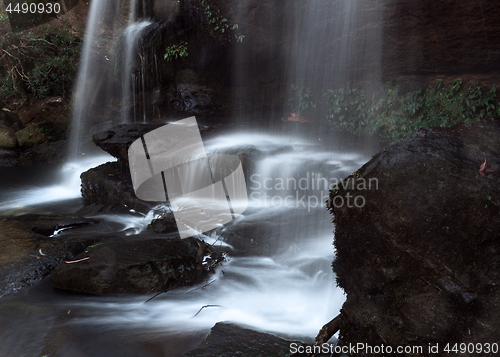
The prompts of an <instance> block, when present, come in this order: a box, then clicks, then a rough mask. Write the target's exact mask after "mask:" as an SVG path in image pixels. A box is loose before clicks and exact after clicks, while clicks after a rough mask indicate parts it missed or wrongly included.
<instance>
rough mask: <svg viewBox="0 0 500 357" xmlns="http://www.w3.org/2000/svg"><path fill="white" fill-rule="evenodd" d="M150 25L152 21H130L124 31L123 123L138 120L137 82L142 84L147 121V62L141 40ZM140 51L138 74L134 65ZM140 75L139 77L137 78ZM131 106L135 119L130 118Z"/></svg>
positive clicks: (122, 74) (143, 115) (144, 113)
mask: <svg viewBox="0 0 500 357" xmlns="http://www.w3.org/2000/svg"><path fill="white" fill-rule="evenodd" d="M149 25H151V22H150V21H139V22H132V23H130V24H129V25H128V26H127V28H126V29H125V31H124V32H123V35H122V38H123V42H124V44H123V46H124V47H125V50H124V51H123V52H124V53H125V58H124V62H125V65H124V66H123V68H122V73H121V81H122V108H121V120H120V122H121V123H130V122H131V121H134V122H135V121H137V119H138V118H137V114H136V112H135V104H136V97H135V93H136V85H137V84H136V83H139V84H140V85H141V89H142V91H143V95H142V98H143V103H142V118H140V119H142V121H143V122H146V108H145V107H146V103H145V95H144V91H145V89H146V87H145V83H144V72H145V63H144V58H143V56H142V55H141V54H140V48H139V42H140V39H141V34H142V32H143V31H144V29H146V28H147V27H148V26H149ZM136 53H139V62H140V65H139V66H138V67H139V68H138V74H137V73H135V72H136V71H135V67H136V66H135V65H134V57H135V54H136ZM137 76H139V79H138V78H137ZM130 107H132V108H133V109H134V115H133V119H134V120H131V119H130Z"/></svg>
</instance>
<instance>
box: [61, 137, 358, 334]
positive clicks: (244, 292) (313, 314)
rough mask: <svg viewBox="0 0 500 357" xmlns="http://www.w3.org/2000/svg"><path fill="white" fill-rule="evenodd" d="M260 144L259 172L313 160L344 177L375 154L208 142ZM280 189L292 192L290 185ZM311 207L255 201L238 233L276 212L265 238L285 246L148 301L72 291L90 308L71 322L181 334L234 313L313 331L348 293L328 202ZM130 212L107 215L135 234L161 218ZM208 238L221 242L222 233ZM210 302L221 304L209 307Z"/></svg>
mask: <svg viewBox="0 0 500 357" xmlns="http://www.w3.org/2000/svg"><path fill="white" fill-rule="evenodd" d="M252 145H255V146H256V147H258V148H259V149H262V150H263V151H268V152H270V154H268V156H266V157H264V158H263V160H261V161H260V162H259V163H258V165H257V168H258V169H257V171H256V172H255V173H256V174H259V175H261V177H266V178H267V177H269V178H274V179H275V178H276V177H277V176H279V177H284V176H285V175H288V176H290V177H294V176H293V175H297V174H299V175H300V174H301V173H303V172H304V171H303V168H304V162H305V160H307V161H309V163H308V166H309V167H310V168H311V169H315V170H316V171H322V172H323V174H325V175H328V174H329V175H331V176H332V177H339V176H338V175H339V173H342V172H345V171H346V170H347V171H349V170H352V169H353V168H357V167H359V166H361V165H362V164H363V163H364V162H365V161H366V160H367V156H366V155H363V154H355V153H342V152H332V151H329V150H328V149H326V148H324V147H323V148H322V147H321V146H320V144H319V143H315V142H310V141H306V140H302V139H299V138H297V137H287V136H273V135H264V134H248V133H247V134H234V135H225V136H221V137H218V138H215V139H214V140H211V141H208V142H206V149H207V152H209V153H210V152H216V151H220V150H223V151H224V150H234V149H236V148H238V147H248V146H252ZM284 145H288V150H290V152H288V153H281V154H274V155H273V154H272V152H275V151H276V149H277V148H280V147H283V146H284ZM294 154H295V155H294ZM329 162H333V163H335V165H329ZM277 163H279V164H277ZM273 175H274V176H273ZM247 186H250V185H249V184H248V183H247ZM309 191H310V190H309ZM249 192H250V191H249ZM274 193H276V194H289V191H286V192H283V193H277V192H276V191H274ZM309 193H311V192H309ZM308 211H309V210H307V209H303V208H302V209H300V208H299V209H296V208H288V207H286V206H284V205H281V206H279V207H276V206H273V205H271V206H268V207H264V205H262V207H261V208H259V209H257V210H255V209H251V208H250V209H248V210H247V211H246V212H245V213H244V214H243V215H242V216H241V217H239V218H238V219H237V220H236V221H235V222H234V226H233V227H231V228H230V229H232V230H233V231H234V232H236V233H237V232H239V227H240V226H243V227H244V226H245V224H247V223H251V222H263V223H264V222H266V220H269V219H270V218H271V221H273V222H275V223H276V222H277V223H278V224H277V227H276V228H275V229H273V230H272V231H269V232H268V234H269V236H268V237H265V240H269V241H275V242H277V244H278V245H279V246H282V247H281V249H278V250H276V251H275V252H274V253H272V254H270V255H269V256H252V255H251V256H245V257H231V256H229V257H228V262H225V263H223V264H222V266H221V267H220V269H219V270H218V271H217V273H216V274H215V275H212V276H209V278H208V279H207V283H209V285H207V286H203V284H202V285H200V286H197V287H188V288H183V289H178V290H174V291H169V292H168V293H166V294H162V295H160V296H158V297H156V298H154V299H153V300H151V301H149V302H147V303H145V301H146V300H147V298H148V297H121V298H110V297H102V298H100V297H86V298H85V299H82V298H75V299H69V300H67V301H65V302H64V306H65V307H66V308H68V309H71V310H72V311H75V312H76V313H77V312H78V311H85V313H84V314H83V315H84V316H82V317H79V318H78V319H77V320H76V321H72V322H70V324H76V325H78V326H81V327H83V326H86V327H89V326H92V329H97V330H106V331H107V330H120V331H123V330H125V331H127V332H126V333H128V334H131V335H132V336H133V335H135V334H137V332H136V331H137V330H141V328H148V329H153V331H162V332H168V333H172V334H176V333H188V332H190V331H196V330H203V331H207V330H208V329H210V328H211V327H212V326H213V325H214V324H215V323H216V322H219V321H230V322H235V323H240V324H243V325H248V326H251V327H253V328H255V329H259V330H262V331H270V332H274V333H278V334H281V335H293V336H301V337H304V338H313V337H315V336H316V334H317V333H318V331H319V329H320V328H321V327H322V326H323V325H324V324H325V323H327V322H328V321H330V320H331V319H332V318H333V317H335V316H336V315H337V314H338V313H339V310H340V307H341V306H342V304H343V302H344V296H343V293H342V291H341V290H340V289H339V288H337V287H336V285H335V275H334V274H333V272H332V270H331V262H332V260H333V258H334V250H333V246H332V242H333V235H332V230H333V227H332V225H331V218H330V216H329V214H328V213H327V211H326V209H325V208H324V207H319V206H318V207H312V208H310V212H309V213H308ZM289 216H292V217H293V221H294V224H293V225H292V226H290V225H289V224H288V223H287V222H288V221H287V218H288V217H289ZM126 217H127V216H124V215H106V216H102V217H101V218H106V219H107V220H112V221H119V222H122V223H123V224H124V229H127V230H128V232H130V233H131V234H133V233H136V232H138V231H140V230H142V229H144V228H145V227H146V224H147V223H148V222H149V221H150V219H151V218H153V216H152V213H150V214H149V215H148V217H147V218H146V219H141V218H134V219H135V220H132V219H130V220H127V218H126ZM300 226H302V228H300ZM225 230H226V227H224V228H222V229H221V230H220V233H223V232H224V231H225ZM304 232H307V233H308V235H305V234H304ZM303 234H304V235H303ZM222 235H224V234H222ZM203 238H204V239H205V240H207V241H208V242H209V243H214V242H216V241H217V239H218V238H219V236H218V234H214V235H212V236H210V237H208V236H204V237H203ZM216 244H217V243H216ZM206 305H216V306H210V307H206V308H203V309H202V307H203V306H206ZM200 309H202V310H201V311H200ZM198 312H199V313H198ZM197 313H198V314H197ZM195 315H196V316H195ZM77 316H78V313H77Z"/></svg>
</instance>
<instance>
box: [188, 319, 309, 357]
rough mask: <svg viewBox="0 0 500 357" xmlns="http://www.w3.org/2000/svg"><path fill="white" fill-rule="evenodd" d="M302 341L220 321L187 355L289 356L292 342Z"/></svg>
mask: <svg viewBox="0 0 500 357" xmlns="http://www.w3.org/2000/svg"><path fill="white" fill-rule="evenodd" d="M291 343H296V344H297V346H299V345H301V343H300V342H297V341H290V340H286V339H284V338H281V337H278V336H275V335H272V334H269V333H263V332H258V331H254V330H250V329H248V328H244V327H241V326H238V325H236V324H232V323H227V322H219V323H217V324H216V325H215V326H214V327H212V330H211V331H210V334H209V335H208V336H207V338H206V339H205V341H204V344H203V347H201V348H199V349H196V350H193V351H191V352H189V353H187V354H185V355H184V356H185V357H235V356H245V357H262V356H289V355H291V353H290V344H291Z"/></svg>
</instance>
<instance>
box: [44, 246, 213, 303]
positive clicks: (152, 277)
mask: <svg viewBox="0 0 500 357" xmlns="http://www.w3.org/2000/svg"><path fill="white" fill-rule="evenodd" d="M207 255H212V257H214V258H217V253H215V252H214V251H212V250H211V248H210V246H209V245H205V244H204V242H203V241H199V240H196V239H194V238H192V237H191V238H187V239H180V238H163V239H144V238H143V239H140V237H133V238H126V239H125V238H123V239H114V240H112V241H106V242H104V243H102V244H98V245H95V246H91V247H89V248H88V249H86V250H85V251H84V252H83V253H82V254H80V255H78V256H76V257H75V259H74V261H75V262H74V263H71V262H70V263H68V262H62V263H60V264H59V266H58V267H57V268H56V269H55V270H54V271H53V272H52V282H53V284H54V286H55V287H56V288H60V289H66V290H72V291H78V292H84V293H91V294H115V293H118V294H125V293H132V294H149V293H153V292H160V291H167V290H170V289H174V288H177V287H181V286H186V285H191V284H194V283H197V282H200V281H202V279H203V278H204V277H205V276H206V274H207V273H208V272H209V271H210V270H211V269H212V268H213V266H214V265H213V264H212V263H215V261H213V260H212V258H209V257H207V259H208V260H207V259H205V256H207ZM215 260H217V259H215Z"/></svg>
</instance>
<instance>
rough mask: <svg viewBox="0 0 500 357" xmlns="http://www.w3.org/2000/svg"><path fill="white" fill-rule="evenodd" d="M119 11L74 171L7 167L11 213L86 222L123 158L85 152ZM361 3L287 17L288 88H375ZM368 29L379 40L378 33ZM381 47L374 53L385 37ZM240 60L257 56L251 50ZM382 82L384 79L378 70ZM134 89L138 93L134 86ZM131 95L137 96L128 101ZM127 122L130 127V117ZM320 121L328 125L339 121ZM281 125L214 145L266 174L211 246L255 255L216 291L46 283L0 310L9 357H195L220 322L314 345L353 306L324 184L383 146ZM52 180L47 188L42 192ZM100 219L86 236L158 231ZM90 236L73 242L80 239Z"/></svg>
mask: <svg viewBox="0 0 500 357" xmlns="http://www.w3.org/2000/svg"><path fill="white" fill-rule="evenodd" d="M244 3H245V2H241V4H244ZM113 4H114V2H112V1H111V0H95V1H93V2H92V4H91V9H90V13H89V21H88V26H87V35H86V43H85V45H84V49H83V55H82V60H81V64H80V71H79V76H78V79H77V84H76V88H75V92H76V93H75V104H74V105H73V108H74V113H73V125H72V128H73V133H72V137H73V139H72V143H73V147H72V149H71V153H70V154H69V156H70V158H71V160H70V162H69V163H68V164H66V166H63V167H60V168H54V169H47V168H46V167H40V168H38V167H36V168H35V167H33V168H30V169H29V170H26V171H22V170H21V171H17V173H15V172H16V170H17V169H12V170H11V169H9V170H10V171H3V170H2V173H1V174H0V175H2V176H1V177H0V178H1V179H2V187H1V188H0V197H1V201H0V202H1V203H0V215H3V216H7V215H14V214H21V213H27V212H29V213H61V212H64V213H68V212H74V211H76V210H77V209H78V208H80V207H81V206H82V201H81V198H80V187H79V174H80V172H81V171H83V170H85V169H87V168H89V167H93V166H97V165H98V164H100V163H102V162H105V161H109V157H107V158H106V157H104V158H96V161H95V162H90V161H89V165H86V164H85V165H84V164H83V163H82V161H81V153H82V152H86V151H87V149H85V148H84V145H83V144H82V141H81V138H82V136H84V135H83V133H89V132H90V131H91V130H92V129H91V128H90V127H89V118H90V117H92V113H93V112H94V111H95V108H93V106H95V105H98V104H97V103H99V101H97V99H96V95H99V94H98V93H103V92H105V90H102V91H100V90H95V88H97V87H98V86H103V87H106V83H100V82H99V73H95V72H96V70H97V66H95V65H94V64H93V62H92V61H93V57H92V55H91V54H92V51H93V49H92V44H94V43H96V41H97V36H98V34H99V31H100V30H99V26H103V25H102V17H103V16H102V13H105V12H113V11H114V10H113V8H114V7H113V6H114V5H113ZM358 6H359V4H358V1H356V0H352V1H351V0H349V1H339V2H332V1H316V2H312V3H311V4H310V6H308V7H307V11H305V12H304V11H298V10H297V9H298V8H296V7H293V6H291V7H290V8H288V7H287V8H283V11H287V12H288V14H287V15H286V17H285V23H284V26H288V27H289V29H288V30H287V31H288V32H289V33H290V34H291V36H292V39H293V40H292V41H291V42H290V43H289V44H288V45H287V46H285V47H286V48H285V51H287V54H288V55H287V60H286V63H285V68H286V80H287V83H290V84H292V83H293V84H295V85H298V86H306V87H311V89H312V91H313V93H321V92H322V91H323V90H324V89H325V88H334V87H335V86H336V85H339V86H340V85H342V84H343V83H345V81H347V80H349V79H352V77H353V76H354V77H355V79H356V80H357V81H358V82H359V81H362V77H363V76H364V75H365V74H364V73H361V74H360V73H359V72H356V73H355V74H352V73H349V71H348V69H349V65H350V64H352V63H355V65H356V67H363V66H362V65H361V64H360V62H363V61H364V56H360V53H363V54H364V53H365V52H366V51H364V48H365V46H366V44H363V43H361V44H359V43H358V44H356V45H354V44H352V43H351V42H350V41H349V33H350V31H351V30H352V28H353V24H354V22H353V21H356V16H355V14H356V11H357V9H358ZM288 9H290V10H288ZM340 14H344V15H343V17H342V16H340ZM130 16H131V17H130V19H131V21H130V24H129V26H130V27H129V31H131V32H133V33H134V34H139V33H140V31H141V30H143V29H145V28H146V27H147V25H146V23H141V21H143V20H140V19H139V20H138V19H136V18H135V15H130ZM136 21H138V22H136ZM117 27H118V26H117ZM366 31H368V32H370V33H373V36H374V37H376V36H377V31H375V30H374V29H366ZM134 41H135V40H134ZM368 42H369V44H370V46H371V48H373V46H374V44H375V43H376V39H375V38H374V39H373V40H370V39H369V40H368ZM332 43H334V45H332ZM325 44H329V46H325ZM324 48H327V49H328V48H334V49H335V50H334V51H333V52H332V53H333V55H334V57H328V58H326V59H325V58H324V56H323V54H325V52H324V51H323V49H324ZM94 50H95V49H94ZM238 51H239V50H238ZM239 52H240V54H241V55H245V51H239ZM326 53H327V54H328V51H326ZM367 55H369V58H368V61H371V63H376V61H377V58H378V53H374V52H373V51H372V52H370V53H368V54H367ZM328 56H330V54H328ZM237 62H238V63H241V64H242V65H240V66H236V67H237V73H235V74H234V75H235V77H236V78H244V77H245V76H248V74H246V73H245V68H244V65H243V64H244V63H245V62H244V61H240V60H238V61H237ZM372 67H373V66H372ZM348 74H350V77H349V75H348ZM370 75H371V76H372V77H377V74H376V73H373V71H372V72H370ZM236 81H237V82H238V80H236ZM241 81H243V79H241ZM124 83H125V85H126V86H127V85H128V86H130V88H129V89H130V91H132V89H133V87H134V86H133V85H132V84H131V83H132V82H129V81H126V80H125V81H124ZM123 91H124V92H125V91H126V92H127V93H126V94H125V95H129V91H128V90H126V89H124V90H123ZM291 94H292V93H289V94H288V95H291ZM132 95H133V93H132ZM129 98H130V97H129ZM285 102H286V101H285ZM124 107H125V104H124ZM283 111H284V112H285V111H286V108H284V110H283ZM123 117H124V118H125V119H124V120H129V118H127V116H126V115H125V114H124V115H123ZM318 117H325V113H320V114H319V115H318ZM138 118H139V120H140V121H142V119H143V118H142V116H138ZM134 119H137V118H134ZM264 119H265V118H264ZM275 119H276V118H274V119H272V120H271V119H270V118H268V120H267V121H268V122H271V125H269V127H270V128H271V129H272V130H255V131H249V130H246V131H244V132H242V131H239V132H238V131H235V132H232V133H224V134H220V135H219V136H216V137H214V138H212V139H211V140H208V141H205V148H206V150H207V153H208V154H209V155H210V154H212V153H218V152H234V151H238V150H243V151H245V150H247V151H252V150H257V151H258V152H259V153H260V155H255V156H251V158H252V159H251V160H250V161H252V162H250V163H246V164H250V165H251V167H252V171H251V172H250V173H249V174H248V175H247V176H246V180H247V181H246V183H247V191H248V197H249V207H248V209H247V210H246V211H245V212H244V213H243V214H242V215H241V216H240V217H238V218H237V219H236V220H234V221H232V222H230V223H228V224H227V225H225V226H224V227H221V228H220V229H217V230H216V231H213V232H210V234H209V235H202V236H201V238H203V239H205V240H207V242H209V243H211V244H217V245H222V246H224V245H228V244H229V245H230V246H231V244H232V245H233V246H234V247H235V248H236V247H238V246H239V243H240V242H243V241H245V244H246V245H245V247H247V248H248V250H247V251H246V253H245V254H243V253H242V252H241V250H240V251H238V250H236V251H235V252H234V253H229V254H228V255H227V260H226V261H225V262H223V263H222V264H221V265H220V267H219V268H218V269H217V271H216V273H215V274H213V275H211V276H209V277H208V278H207V281H206V282H205V283H202V284H200V285H197V286H192V287H186V288H182V289H177V290H173V291H169V292H167V293H164V294H161V295H159V296H157V297H155V298H154V299H152V300H150V301H148V302H146V300H148V299H149V298H150V297H151V296H133V295H125V296H91V295H84V294H73V293H68V292H64V291H59V290H56V289H54V288H52V285H51V281H50V277H49V278H46V279H45V280H43V281H42V282H41V283H39V284H36V285H35V286H33V287H30V288H26V289H23V290H21V291H19V292H17V293H15V294H13V295H10V296H7V297H4V298H2V299H0V316H1V317H0V321H1V322H0V346H1V347H0V351H1V353H0V356H19V357H21V356H30V357H31V356H43V355H44V353H46V352H53V353H52V354H50V356H75V357H78V356H93V357H100V356H102V357H110V356H117V357H118V356H120V357H124V356H125V357H126V356H141V357H143V356H155V357H156V356H168V357H175V356H182V355H183V354H184V353H185V352H186V351H188V350H190V349H192V348H194V347H196V345H197V344H199V343H200V342H201V340H202V339H203V338H204V337H205V336H206V334H207V333H208V332H209V330H210V328H211V327H213V326H214V324H215V323H217V322H219V321H228V322H235V323H239V324H241V325H245V326H250V327H251V328H253V329H256V330H261V331H267V332H271V333H275V334H277V335H280V336H284V337H290V338H294V339H301V340H303V341H312V340H313V339H314V337H315V336H316V334H317V333H318V331H319V329H320V328H321V327H322V326H323V325H324V324H325V323H327V322H329V321H330V320H331V319H332V318H334V317H335V316H336V315H337V314H338V313H339V310H340V308H341V306H342V304H343V302H344V295H343V292H342V290H341V289H339V288H338V287H336V283H335V275H334V273H333V272H332V268H331V263H332V261H333V259H334V254H335V252H334V247H333V245H332V243H333V233H332V232H333V228H334V227H333V225H332V223H331V217H330V215H329V214H328V212H327V210H326V208H325V202H324V200H325V197H326V196H327V195H328V190H327V189H326V190H325V187H324V180H322V179H325V180H326V181H328V182H335V179H340V178H345V177H346V176H348V175H349V174H350V173H352V172H353V171H355V170H357V169H358V168H359V167H360V166H362V165H363V164H364V163H365V162H366V161H368V160H369V159H370V157H371V155H373V154H374V153H375V152H376V151H377V149H378V147H377V145H374V144H372V143H368V142H362V141H360V142H359V143H358V144H359V145H357V144H356V143H354V142H350V140H346V138H345V136H337V135H336V134H334V133H332V134H331V135H325V133H326V132H328V131H327V129H328V128H327V126H326V125H325V123H323V124H322V121H321V120H319V119H318V121H317V122H316V123H313V124H304V125H302V126H299V125H295V124H298V123H291V124H293V126H294V127H295V128H296V129H291V130H288V129H287V130H288V131H287V133H284V132H283V131H282V129H283V125H286V124H283V125H282V122H281V121H279V124H278V122H277V121H276V120H275ZM305 132H307V135H305ZM318 133H321V135H319V134H318ZM341 141H342V143H341ZM92 160H93V159H92ZM68 165H69V166H68ZM71 165H77V166H78V169H76V168H75V167H74V166H71ZM84 166H85V168H84ZM68 167H69V169H68ZM64 170H66V171H64ZM80 170H81V171H80ZM47 171H48V172H47ZM14 175H20V176H19V177H24V176H31V177H33V180H28V181H29V182H28V181H25V182H21V181H20V180H19V181H18V180H16V179H14V177H15V176H14ZM44 177H45V178H46V181H44V182H42V178H44ZM54 177H56V179H55V178H54ZM70 177H71V178H70ZM35 178H36V179H37V180H36V181H35ZM23 180H24V179H23ZM16 181H17V182H20V183H21V184H20V185H17V184H16ZM70 182H71V183H70ZM280 183H281V185H280ZM294 183H295V185H294ZM301 183H302V186H301ZM96 218H98V219H101V220H103V222H104V223H102V224H99V225H94V226H92V227H90V228H89V227H86V228H81V229H78V230H80V233H81V234H86V235H92V234H93V233H102V232H103V231H104V232H118V234H123V235H135V236H136V237H137V239H141V238H142V237H144V238H147V237H151V235H152V234H154V233H151V232H149V231H148V230H147V225H148V223H149V222H150V221H151V219H152V218H153V213H149V214H147V215H140V214H138V213H136V212H130V214H127V215H124V214H121V215H116V214H113V215H100V216H98V217H96ZM249 227H250V229H249ZM96 229H97V230H99V231H96ZM78 230H77V229H72V230H71V231H62V232H60V233H59V235H60V236H61V237H63V236H64V234H76V233H77V232H78ZM241 232H246V233H244V234H243V233H241ZM248 232H250V233H248ZM252 232H255V233H254V234H255V238H253V237H252V236H251V235H252ZM154 235H155V236H156V237H158V235H157V234H154ZM253 240H255V243H256V244H255V247H256V248H254V247H253V246H254V245H253ZM226 242H227V243H226ZM249 242H250V243H249Z"/></svg>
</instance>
